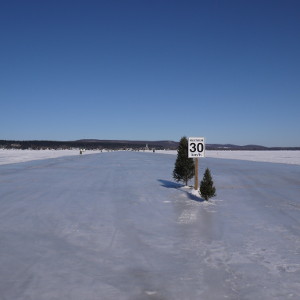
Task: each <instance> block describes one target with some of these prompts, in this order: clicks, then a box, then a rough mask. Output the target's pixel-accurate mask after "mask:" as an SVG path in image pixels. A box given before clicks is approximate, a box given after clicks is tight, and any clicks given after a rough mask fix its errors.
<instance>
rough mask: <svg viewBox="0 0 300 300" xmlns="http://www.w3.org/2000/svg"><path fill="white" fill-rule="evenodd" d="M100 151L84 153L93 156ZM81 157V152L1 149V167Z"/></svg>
mask: <svg viewBox="0 0 300 300" xmlns="http://www.w3.org/2000/svg"><path fill="white" fill-rule="evenodd" d="M99 152H100V151H99V150H97V151H91V150H87V151H85V152H84V153H83V155H86V154H92V153H99ZM70 155H79V150H16V149H11V150H6V149H0V165H5V164H12V163H20V162H25V161H31V160H39V159H48V158H56V157H61V156H70Z"/></svg>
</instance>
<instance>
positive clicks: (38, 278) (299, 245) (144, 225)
mask: <svg viewBox="0 0 300 300" xmlns="http://www.w3.org/2000/svg"><path fill="white" fill-rule="evenodd" d="M175 159H176V157H175V156H173V155H163V154H156V153H137V152H112V153H101V154H93V155H83V156H79V155H78V156H70V157H61V158H55V159H48V160H40V161H31V162H26V163H18V164H8V165H2V166H0V299H1V300H12V299H14V300H50V299H51V300H53V299H57V300H61V299H63V300H67V299H70V300H83V299H84V300H96V299H97V300H99V299H100V300H116V299H118V300H119V299H120V300H123V299H124V300H143V299H161V300H163V299H164V300H167V299H169V300H174V299H178V300H183V299H184V300H196V299H197V300H198V299H203V300H207V299H210V300H214V299H216V300H219V299H230V300H232V299H299V297H300V280H299V278H300V166H296V165H285V164H272V163H262V162H250V161H241V160H229V159H228V160H227V159H214V158H207V159H201V160H200V176H199V177H200V178H201V177H202V175H203V172H204V168H206V167H209V168H210V169H211V172H212V176H213V179H214V181H215V185H216V188H217V194H218V195H217V197H216V198H214V200H213V201H212V202H211V203H210V204H208V203H206V202H201V201H199V199H197V198H195V197H194V196H192V195H191V194H189V193H188V192H186V191H185V190H184V189H183V188H181V187H180V186H179V185H178V184H176V183H174V182H173V180H172V171H173V168H174V162H175Z"/></svg>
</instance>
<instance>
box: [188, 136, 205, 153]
mask: <svg viewBox="0 0 300 300" xmlns="http://www.w3.org/2000/svg"><path fill="white" fill-rule="evenodd" d="M204 153H205V143H204V137H190V138H189V152H188V157H189V158H196V157H205V155H204Z"/></svg>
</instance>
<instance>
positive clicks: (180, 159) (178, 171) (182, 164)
mask: <svg viewBox="0 0 300 300" xmlns="http://www.w3.org/2000/svg"><path fill="white" fill-rule="evenodd" d="M194 175H195V165H194V161H193V159H192V158H188V140H187V138H186V137H185V136H184V137H182V138H181V140H180V142H179V146H178V149H177V158H176V161H175V167H174V171H173V178H174V179H175V180H176V181H182V182H184V183H185V185H187V184H188V181H189V179H191V178H193V177H194Z"/></svg>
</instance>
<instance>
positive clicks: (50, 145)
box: [0, 140, 164, 150]
mask: <svg viewBox="0 0 300 300" xmlns="http://www.w3.org/2000/svg"><path fill="white" fill-rule="evenodd" d="M0 148H4V149H22V150H25V149H32V150H44V149H72V148H84V149H87V150H102V149H112V150H117V149H128V148H131V149H135V150H139V149H144V148H145V144H144V143H140V144H138V143H130V142H125V143H120V142H102V141H99V142H88V141H84V142H83V141H15V140H0ZM151 149H158V150H160V149H164V147H163V146H162V145H151Z"/></svg>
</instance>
